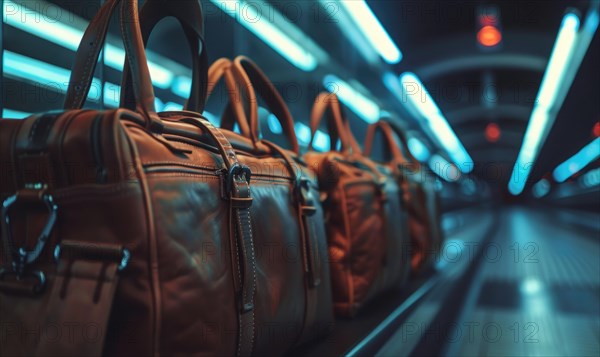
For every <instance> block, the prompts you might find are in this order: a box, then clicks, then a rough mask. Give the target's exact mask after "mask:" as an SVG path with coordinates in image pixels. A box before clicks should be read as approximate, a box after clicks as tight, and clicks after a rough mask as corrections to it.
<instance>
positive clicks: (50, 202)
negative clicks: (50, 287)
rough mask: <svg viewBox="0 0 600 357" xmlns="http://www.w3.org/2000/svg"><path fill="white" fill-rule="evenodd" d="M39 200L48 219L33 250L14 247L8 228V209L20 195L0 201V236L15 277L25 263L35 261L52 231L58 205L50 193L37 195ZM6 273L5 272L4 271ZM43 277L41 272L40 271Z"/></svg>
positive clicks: (17, 200) (22, 271)
mask: <svg viewBox="0 0 600 357" xmlns="http://www.w3.org/2000/svg"><path fill="white" fill-rule="evenodd" d="M38 197H39V199H40V201H41V202H42V203H43V204H44V206H45V207H46V208H47V210H48V220H47V221H46V225H45V226H44V228H43V229H42V231H41V233H40V235H39V237H38V239H37V243H36V245H35V247H34V248H33V250H30V251H27V250H25V248H23V247H19V248H15V244H14V241H13V239H12V230H11V229H10V215H9V212H10V209H11V208H12V207H13V206H14V205H15V204H16V203H18V202H19V200H20V195H19V192H17V193H16V194H15V195H13V196H10V197H8V198H7V199H5V200H4V202H3V203H2V212H1V215H0V225H1V228H2V237H4V240H5V247H6V248H7V250H8V252H10V253H11V255H12V259H13V261H12V270H13V271H14V272H15V273H16V275H17V278H18V279H20V278H21V276H22V275H23V274H24V272H25V268H26V266H27V265H29V264H31V263H33V262H35V261H36V260H37V258H38V257H39V256H40V254H41V252H42V250H43V249H44V246H45V245H46V242H47V241H48V238H49V237H50V233H51V232H52V228H53V227H54V224H55V223H56V217H57V211H58V207H57V206H56V204H55V203H54V199H53V198H52V196H51V195H50V194H47V193H42V194H40V195H38ZM40 273H41V272H40ZM5 274H6V273H5ZM42 278H43V273H42ZM38 280H40V281H42V282H43V281H45V278H43V279H39V277H38Z"/></svg>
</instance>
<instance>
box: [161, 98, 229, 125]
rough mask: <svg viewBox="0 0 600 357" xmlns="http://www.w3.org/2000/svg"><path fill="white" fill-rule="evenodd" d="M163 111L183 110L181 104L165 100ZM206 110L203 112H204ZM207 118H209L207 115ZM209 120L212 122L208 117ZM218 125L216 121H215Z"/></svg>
mask: <svg viewBox="0 0 600 357" xmlns="http://www.w3.org/2000/svg"><path fill="white" fill-rule="evenodd" d="M162 110H163V112H179V111H182V110H183V105H181V104H179V103H174V102H167V103H165V105H164V106H163V109H162ZM206 113H207V112H205V114H206ZM208 114H209V115H212V114H210V113H208ZM207 119H209V118H208V117H207ZM209 121H210V122H211V123H212V121H211V120H210V119H209ZM217 125H218V122H217Z"/></svg>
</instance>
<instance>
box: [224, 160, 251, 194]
mask: <svg viewBox="0 0 600 357" xmlns="http://www.w3.org/2000/svg"><path fill="white" fill-rule="evenodd" d="M236 176H237V177H240V178H241V179H242V180H245V181H246V182H247V183H250V178H251V177H252V171H250V168H249V167H248V166H246V165H242V164H240V163H239V162H236V163H234V164H233V165H231V167H230V168H229V171H228V172H227V178H226V179H227V185H226V189H227V193H231V189H232V188H233V180H234V178H235V177H236Z"/></svg>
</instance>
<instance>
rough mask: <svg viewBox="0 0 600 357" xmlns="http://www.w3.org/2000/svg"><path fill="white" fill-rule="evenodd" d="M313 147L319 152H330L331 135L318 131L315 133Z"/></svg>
mask: <svg viewBox="0 0 600 357" xmlns="http://www.w3.org/2000/svg"><path fill="white" fill-rule="evenodd" d="M313 147H314V148H315V150H317V151H329V135H327V134H325V133H324V132H322V131H321V130H317V132H316V133H315V140H314V142H313Z"/></svg>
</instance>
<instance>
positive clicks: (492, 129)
mask: <svg viewBox="0 0 600 357" xmlns="http://www.w3.org/2000/svg"><path fill="white" fill-rule="evenodd" d="M501 134H502V132H501V131H500V127H499V126H498V124H496V123H489V124H488V125H487V126H486V127H485V138H486V139H487V141H489V142H490V143H495V142H496V141H498V140H499V139H500V135H501Z"/></svg>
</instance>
